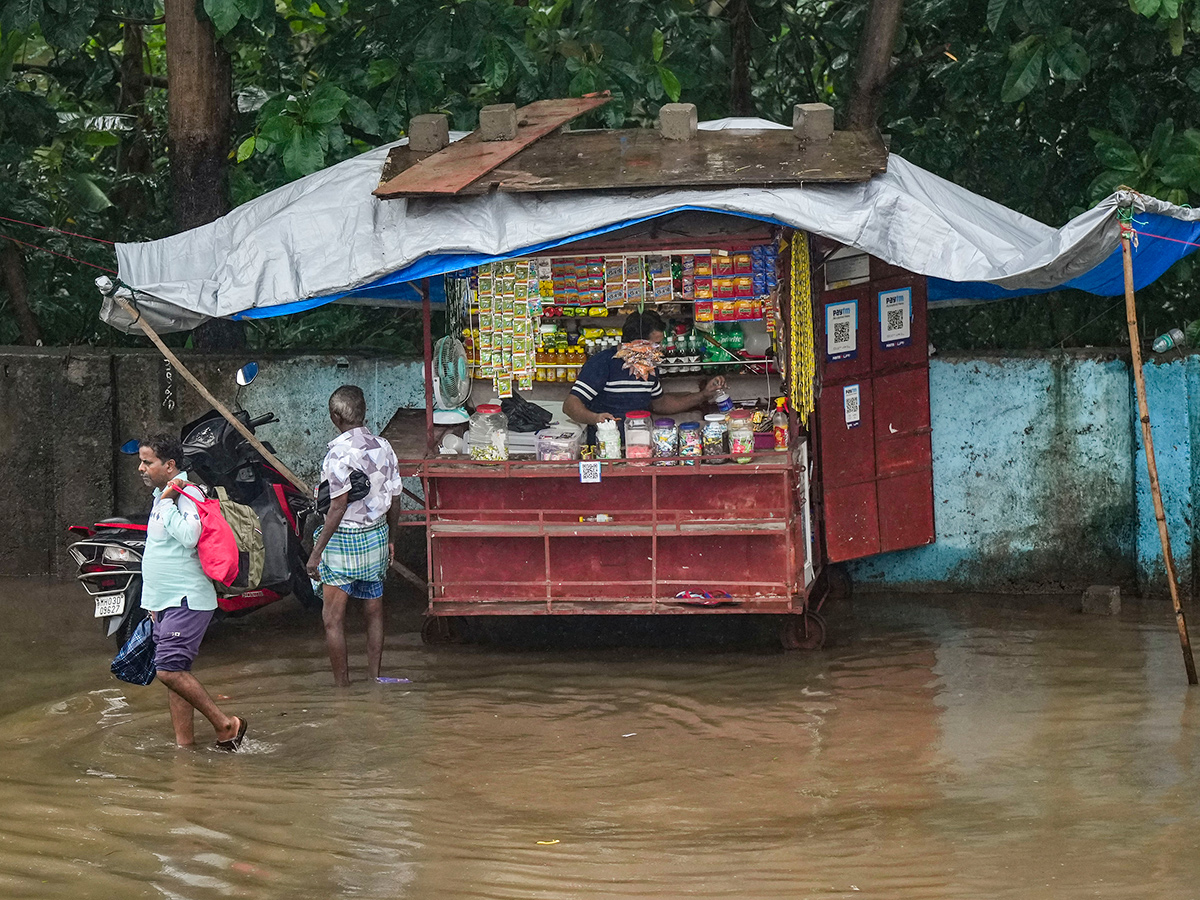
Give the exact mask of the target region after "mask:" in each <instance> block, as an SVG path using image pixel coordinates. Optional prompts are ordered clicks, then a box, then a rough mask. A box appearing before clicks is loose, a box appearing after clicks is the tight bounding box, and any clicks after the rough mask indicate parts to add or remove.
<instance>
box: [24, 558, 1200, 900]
mask: <svg viewBox="0 0 1200 900" xmlns="http://www.w3.org/2000/svg"><path fill="white" fill-rule="evenodd" d="M0 610H2V611H3V614H4V617H5V622H6V628H5V630H4V631H3V632H2V633H0V666H2V667H3V669H4V672H3V675H4V678H5V683H6V689H5V691H4V692H3V694H0V716H2V717H3V731H4V735H5V736H4V739H3V740H2V741H0V772H2V773H3V780H2V781H0V810H3V816H2V817H0V895H2V896H6V897H30V898H60V897H61V898H68V897H69V898H105V900H108V898H112V897H125V896H129V897H133V896H139V897H140V896H145V897H163V898H197V900H199V898H226V897H254V898H263V897H287V898H330V897H342V896H354V897H363V898H381V900H382V898H389V900H390V898H429V900H434V898H438V900H443V898H546V900H549V898H556V900H558V898H636V897H647V898H649V897H655V898H661V897H679V896H689V897H700V898H722V897H728V898H776V897H778V898H789V900H791V898H800V897H829V896H834V897H851V896H875V897H882V898H914V900H915V898H922V900H925V898H935V900H936V898H954V900H963V898H967V900H970V898H989V900H990V898H996V897H1013V898H1017V897H1020V898H1022V900H1026V898H1031V897H1032V898H1042V897H1045V898H1050V897H1054V898H1063V897H1067V898H1070V897H1105V898H1122V900H1124V898H1128V897H1131V896H1136V897H1139V898H1172V900H1173V898H1179V897H1189V896H1193V895H1194V894H1195V891H1194V887H1193V886H1194V884H1195V883H1196V881H1197V878H1198V877H1200V860H1198V858H1197V855H1196V853H1195V843H1196V839H1195V838H1194V836H1193V835H1194V832H1195V827H1194V823H1195V822H1196V820H1197V812H1198V810H1197V806H1198V801H1197V799H1196V798H1197V797H1198V796H1200V778H1198V777H1197V771H1198V765H1197V763H1198V760H1197V734H1198V729H1200V714H1198V713H1197V711H1196V709H1195V705H1196V703H1197V702H1200V701H1197V700H1196V699H1195V697H1196V696H1197V694H1196V691H1195V689H1193V690H1192V691H1188V690H1187V688H1186V686H1185V685H1184V682H1183V676H1182V666H1181V664H1180V660H1179V647H1178V642H1177V639H1176V636H1175V631H1174V627H1173V623H1172V621H1171V619H1170V616H1169V615H1167V614H1166V612H1165V611H1164V610H1163V609H1162V608H1159V607H1157V606H1156V607H1154V608H1147V609H1146V610H1144V611H1138V610H1134V611H1132V612H1130V613H1128V614H1127V615H1125V616H1123V617H1122V618H1120V619H1116V620H1113V619H1101V618H1092V617H1084V616H1080V615H1073V614H1068V613H1065V612H1063V611H1062V608H1061V606H1058V605H1054V604H1047V603H1041V604H1039V603H1037V602H1035V601H1029V600H1022V601H1020V602H1015V601H1010V600H1003V599H1000V598H994V597H976V598H959V599H958V600H955V601H951V600H947V599H946V598H942V597H935V598H930V597H887V598H882V597H881V598H868V599H865V600H858V601H856V604H855V607H854V609H853V610H851V609H850V608H849V607H843V608H842V609H840V610H835V611H834V613H835V616H834V622H835V628H834V637H835V639H836V646H834V647H833V648H832V649H829V650H826V651H824V652H821V653H815V654H804V653H798V654H788V655H785V654H781V653H775V652H773V649H772V648H770V647H767V646H764V645H762V644H759V645H756V646H754V645H752V646H745V645H743V646H741V647H737V648H734V649H730V648H728V647H722V648H720V649H719V650H714V649H712V648H708V649H705V648H704V647H697V646H694V645H693V646H691V647H676V648H674V649H638V650H619V649H602V650H598V649H579V648H576V649H570V648H565V647H558V648H554V649H541V650H537V651H526V650H523V651H520V652H517V651H514V650H512V649H504V648H496V647H487V646H476V647H447V648H438V649H429V648H425V647H422V646H421V644H420V642H419V639H418V638H417V636H416V635H415V634H414V633H413V632H412V628H413V626H414V624H415V619H414V617H413V616H411V615H407V616H395V617H393V623H392V627H391V634H390V636H389V645H388V651H387V654H386V656H385V668H386V671H387V672H388V674H392V675H398V676H401V675H402V676H405V677H408V678H411V679H412V682H413V683H412V684H411V685H399V684H392V685H366V684H361V683H360V684H356V685H355V686H353V687H352V688H351V689H349V690H347V691H337V690H335V689H334V688H333V687H332V686H331V685H330V684H329V681H330V677H329V673H328V664H327V662H326V659H325V656H324V646H323V642H322V640H321V630H320V626H319V623H318V622H317V621H315V620H303V619H300V618H298V617H296V616H294V615H292V613H293V612H294V608H293V607H292V606H291V605H290V604H284V605H281V606H280V608H278V609H273V610H266V611H263V612H261V613H258V614H256V616H254V617H248V618H246V619H243V620H241V621H238V622H232V623H225V624H223V625H221V626H218V627H216V628H214V630H213V631H212V632H211V633H210V636H209V638H208V639H207V641H206V645H205V647H204V649H203V651H202V653H201V655H200V660H199V662H198V664H197V669H198V671H200V672H201V673H202V677H203V678H204V680H205V683H206V684H208V685H210V686H211V687H212V689H213V690H214V691H217V692H220V693H221V694H224V695H227V696H228V697H229V698H230V699H229V700H228V702H227V704H226V705H227V706H228V708H229V709H231V710H232V711H234V712H236V713H239V714H240V713H243V712H244V713H245V714H246V715H247V716H248V717H249V718H250V721H251V723H252V725H251V739H250V740H249V741H248V743H247V748H246V749H247V751H248V752H245V753H242V754H239V755H236V756H230V755H224V754H218V753H216V752H213V751H210V750H207V749H200V750H195V751H180V750H177V749H176V748H175V747H174V745H173V744H172V742H171V733H170V724H169V721H168V717H167V711H166V704H165V700H164V696H163V689H162V688H161V687H159V686H157V685H154V686H151V687H150V688H136V687H129V686H126V685H122V684H120V683H118V682H116V681H114V680H112V679H111V678H109V677H108V675H107V663H108V657H109V655H110V652H109V648H108V646H107V644H106V643H105V642H104V641H102V640H101V639H100V637H99V634H98V631H99V628H98V626H96V625H95V624H94V623H93V622H92V621H91V620H90V619H89V618H88V615H87V609H86V600H85V599H84V598H83V596H82V595H81V594H80V592H79V591H78V590H77V589H76V588H75V586H74V585H72V584H57V583H47V582H41V581H32V580H8V581H0ZM351 633H354V631H353V628H352V629H351ZM358 650H359V651H361V650H362V648H361V647H359V648H358ZM352 663H353V664H354V666H355V668H356V674H358V675H359V677H361V673H362V668H363V659H362V657H361V652H360V654H359V655H358V656H357V657H355V658H354V659H353V660H352ZM223 702H225V701H223Z"/></svg>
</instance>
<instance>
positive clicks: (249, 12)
mask: <svg viewBox="0 0 1200 900" xmlns="http://www.w3.org/2000/svg"><path fill="white" fill-rule="evenodd" d="M233 2H234V4H235V5H236V6H237V8H238V11H239V12H241V14H242V15H243V16H245V17H246V18H247V19H249V20H250V21H251V22H253V21H254V20H255V19H257V18H258V17H259V16H260V15H262V12H263V0H233Z"/></svg>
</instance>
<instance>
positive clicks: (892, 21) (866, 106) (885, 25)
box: [846, 0, 904, 131]
mask: <svg viewBox="0 0 1200 900" xmlns="http://www.w3.org/2000/svg"><path fill="white" fill-rule="evenodd" d="M903 7H904V0H871V6H870V8H869V9H868V10H867V20H866V22H865V23H863V33H862V41H861V42H860V43H859V49H858V73H857V76H856V77H855V80H854V94H853V96H851V98H850V111H849V114H848V115H847V119H846V127H847V128H848V129H849V130H850V131H869V130H870V129H872V128H874V127H875V120H876V119H877V118H879V100H880V98H881V97H882V96H883V91H884V88H886V87H887V82H888V76H889V75H890V74H891V67H892V51H893V50H894V49H895V46H896V32H897V30H898V29H899V27H900V13H901V11H902V9H903Z"/></svg>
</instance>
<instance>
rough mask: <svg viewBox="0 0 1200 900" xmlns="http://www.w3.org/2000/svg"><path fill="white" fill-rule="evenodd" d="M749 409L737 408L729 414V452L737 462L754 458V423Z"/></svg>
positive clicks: (746, 461)
mask: <svg viewBox="0 0 1200 900" xmlns="http://www.w3.org/2000/svg"><path fill="white" fill-rule="evenodd" d="M750 416H751V413H750V411H749V410H748V409H735V410H734V411H733V412H731V413H730V414H729V452H730V453H731V454H733V461H734V462H736V463H748V462H751V461H752V460H753V459H754V425H753V424H752V423H751V421H750Z"/></svg>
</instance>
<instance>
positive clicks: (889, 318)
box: [879, 287, 912, 350]
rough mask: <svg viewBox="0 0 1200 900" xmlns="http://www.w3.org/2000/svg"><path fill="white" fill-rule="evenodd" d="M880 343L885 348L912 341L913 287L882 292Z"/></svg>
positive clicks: (880, 300)
mask: <svg viewBox="0 0 1200 900" xmlns="http://www.w3.org/2000/svg"><path fill="white" fill-rule="evenodd" d="M879 343H880V344H882V345H883V349H884V350H891V349H893V348H895V347H907V346H908V345H909V344H911V343H912V288H910V287H906V288H899V289H898V290H894V291H881V292H880V294H879Z"/></svg>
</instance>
